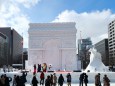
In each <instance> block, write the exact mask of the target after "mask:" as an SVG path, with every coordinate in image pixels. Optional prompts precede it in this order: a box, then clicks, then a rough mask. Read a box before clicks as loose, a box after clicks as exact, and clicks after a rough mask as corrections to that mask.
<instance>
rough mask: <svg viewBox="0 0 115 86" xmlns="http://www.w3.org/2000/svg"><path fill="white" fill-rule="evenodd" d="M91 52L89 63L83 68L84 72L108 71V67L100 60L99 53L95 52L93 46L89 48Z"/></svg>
mask: <svg viewBox="0 0 115 86" xmlns="http://www.w3.org/2000/svg"><path fill="white" fill-rule="evenodd" d="M89 51H90V52H91V55H90V63H89V65H88V66H87V68H86V69H85V72H88V71H89V72H107V71H109V69H108V67H106V66H105V65H104V64H103V63H102V61H101V54H100V53H99V52H97V50H96V49H95V48H91V49H90V50H89Z"/></svg>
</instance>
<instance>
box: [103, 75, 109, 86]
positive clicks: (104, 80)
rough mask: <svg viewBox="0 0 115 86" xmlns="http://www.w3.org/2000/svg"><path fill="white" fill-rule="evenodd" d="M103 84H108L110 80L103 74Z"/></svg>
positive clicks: (106, 85)
mask: <svg viewBox="0 0 115 86" xmlns="http://www.w3.org/2000/svg"><path fill="white" fill-rule="evenodd" d="M103 86H110V80H109V78H108V77H107V75H104V77H103Z"/></svg>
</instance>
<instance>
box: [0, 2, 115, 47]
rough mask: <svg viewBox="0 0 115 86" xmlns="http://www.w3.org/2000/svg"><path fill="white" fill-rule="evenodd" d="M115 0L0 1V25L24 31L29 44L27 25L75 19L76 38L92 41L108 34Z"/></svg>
mask: <svg viewBox="0 0 115 86" xmlns="http://www.w3.org/2000/svg"><path fill="white" fill-rule="evenodd" d="M114 4H115V0H0V26H1V27H7V26H8V27H12V28H14V29H15V30H16V31H17V32H18V33H19V34H20V35H22V33H23V37H24V47H28V28H29V26H28V24H29V23H34V22H36V23H41V22H42V23H46V22H76V28H77V34H76V35H77V37H76V38H77V39H79V38H80V37H79V32H80V31H81V32H82V38H87V37H91V39H92V41H93V43H94V44H95V43H96V42H98V41H100V40H102V39H104V38H107V37H108V34H107V32H108V30H107V29H108V28H107V25H108V23H109V22H111V21H112V20H114V19H115V6H114Z"/></svg>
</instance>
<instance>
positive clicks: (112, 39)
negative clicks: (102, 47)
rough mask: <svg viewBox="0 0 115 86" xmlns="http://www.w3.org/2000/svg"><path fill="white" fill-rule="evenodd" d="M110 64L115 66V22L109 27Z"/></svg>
mask: <svg viewBox="0 0 115 86" xmlns="http://www.w3.org/2000/svg"><path fill="white" fill-rule="evenodd" d="M108 44H109V64H110V66H115V20H113V21H112V22H110V23H109V25H108Z"/></svg>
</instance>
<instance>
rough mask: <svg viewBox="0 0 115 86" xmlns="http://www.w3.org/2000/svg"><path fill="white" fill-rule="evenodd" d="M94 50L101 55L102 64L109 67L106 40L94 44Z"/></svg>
mask: <svg viewBox="0 0 115 86" xmlns="http://www.w3.org/2000/svg"><path fill="white" fill-rule="evenodd" d="M95 48H96V49H97V51H98V52H99V53H100V54H101V58H102V62H103V63H104V64H105V65H106V66H109V49H108V39H103V40H101V41H100V42H98V43H96V44H95Z"/></svg>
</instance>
